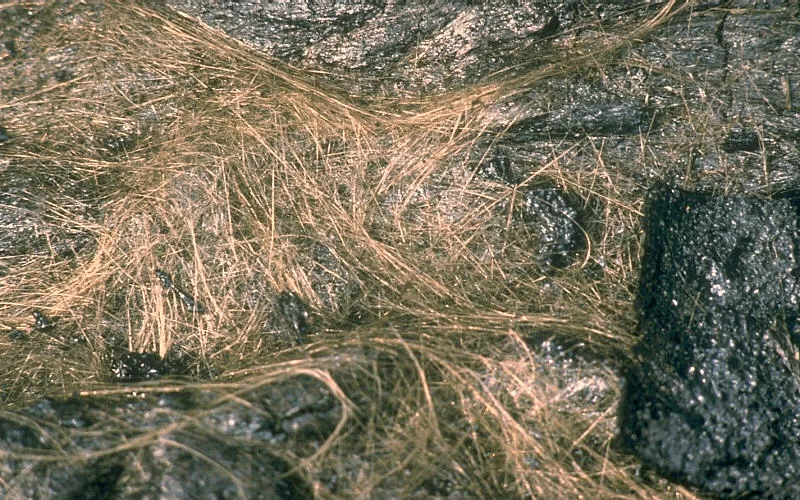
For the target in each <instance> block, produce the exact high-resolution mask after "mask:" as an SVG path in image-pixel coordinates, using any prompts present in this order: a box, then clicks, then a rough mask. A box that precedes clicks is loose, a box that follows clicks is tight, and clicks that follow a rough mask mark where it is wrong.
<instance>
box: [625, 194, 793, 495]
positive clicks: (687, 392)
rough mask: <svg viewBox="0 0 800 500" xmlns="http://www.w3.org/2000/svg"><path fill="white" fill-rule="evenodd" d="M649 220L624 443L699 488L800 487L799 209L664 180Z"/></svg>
mask: <svg viewBox="0 0 800 500" xmlns="http://www.w3.org/2000/svg"><path fill="white" fill-rule="evenodd" d="M645 231H646V243H645V255H644V262H643V268H642V276H641V285H640V290H639V304H638V305H639V309H640V313H641V327H642V329H643V330H644V337H643V338H642V340H641V343H640V344H639V345H638V346H637V348H636V354H637V356H638V358H639V360H640V361H639V362H638V364H637V365H636V366H634V367H632V368H631V369H630V370H629V371H628V373H627V374H626V387H625V394H624V397H623V401H622V404H621V407H620V438H621V442H622V443H623V444H624V445H625V446H626V447H627V448H628V449H630V450H632V451H633V452H634V453H635V454H636V455H638V456H639V457H640V458H641V460H642V461H643V462H644V463H645V464H647V465H649V466H651V467H654V468H655V469H656V470H658V471H660V472H661V473H663V474H664V475H666V476H668V477H670V478H672V479H674V480H677V481H680V482H684V483H686V484H689V485H692V486H695V487H697V488H699V489H701V490H702V491H704V492H708V493H711V494H714V495H720V496H726V497H727V496H734V497H737V498H738V497H742V496H747V497H748V498H749V497H750V496H757V497H759V498H800V481H798V477H800V440H799V439H798V436H800V419H798V418H797V415H798V414H800V384H799V383H798V381H799V380H800V362H798V359H800V358H798V352H799V351H798V347H797V340H798V338H800V337H798V332H799V331H800V330H799V329H798V328H799V327H800V325H798V322H797V318H798V294H800V289H798V276H800V266H798V261H797V256H798V251H800V241H798V232H797V223H796V214H795V211H794V208H793V207H792V206H791V205H790V203H789V201H787V200H767V199H760V198H752V197H745V196H729V197H722V196H719V197H717V196H707V195H701V194H695V193H689V192H684V191H678V190H661V191H658V192H656V193H655V194H654V195H653V196H652V198H651V199H650V200H649V203H648V206H647V211H646V215H645Z"/></svg>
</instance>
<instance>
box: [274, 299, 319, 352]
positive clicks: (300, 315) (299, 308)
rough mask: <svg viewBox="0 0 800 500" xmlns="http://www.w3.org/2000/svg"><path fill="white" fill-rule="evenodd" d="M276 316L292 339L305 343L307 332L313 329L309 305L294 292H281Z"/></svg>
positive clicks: (276, 302) (276, 305)
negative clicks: (310, 321) (309, 315)
mask: <svg viewBox="0 0 800 500" xmlns="http://www.w3.org/2000/svg"><path fill="white" fill-rule="evenodd" d="M275 316H276V319H277V320H278V323H279V324H280V326H281V327H282V328H284V329H286V330H287V333H289V335H290V337H291V339H292V340H293V341H294V342H296V343H300V344H301V343H303V339H304V337H305V335H306V334H307V333H309V332H310V331H311V324H310V323H309V317H308V305H307V304H306V303H305V301H304V300H303V299H301V298H300V297H299V296H298V295H297V294H296V293H294V292H285V291H284V292H281V293H279V294H278V297H277V298H276V299H275Z"/></svg>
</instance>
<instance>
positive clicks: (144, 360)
mask: <svg viewBox="0 0 800 500" xmlns="http://www.w3.org/2000/svg"><path fill="white" fill-rule="evenodd" d="M108 365H109V366H108V368H109V373H110V375H111V378H112V379H114V380H116V381H118V382H139V381H142V380H153V379H157V378H161V377H163V376H164V375H168V374H169V373H170V368H169V365H168V364H167V363H166V362H165V361H164V360H162V359H161V358H160V357H159V356H158V355H156V354H153V353H151V352H132V351H128V350H124V351H123V350H120V351H117V352H114V353H112V355H110V356H109V357H108Z"/></svg>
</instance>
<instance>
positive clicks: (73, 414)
mask: <svg viewBox="0 0 800 500" xmlns="http://www.w3.org/2000/svg"><path fill="white" fill-rule="evenodd" d="M241 396H242V399H235V400H234V399H230V400H227V401H226V400H225V398H224V394H223V393H221V392H220V393H215V392H212V391H199V390H184V391H181V392H178V393H168V392H166V393H163V392H162V393H156V392H154V393H149V394H142V393H138V394H137V393H131V394H129V395H124V396H111V397H108V396H106V397H73V398H70V399H66V400H51V399H43V400H40V401H39V402H37V403H36V404H34V405H33V406H31V407H30V408H28V409H27V410H25V411H24V412H22V414H21V415H15V414H3V415H0V450H2V454H0V477H2V478H3V482H2V485H0V496H2V497H3V498H57V499H60V498H63V499H68V498H69V499H74V498H87V499H88V498H270V499H271V498H311V497H312V494H311V490H310V488H309V486H308V485H307V484H306V483H305V482H304V481H303V480H302V479H301V478H300V477H299V475H297V474H294V473H291V474H289V473H288V471H289V469H290V468H291V467H290V465H289V463H287V462H286V461H285V460H283V459H282V458H280V457H278V456H277V454H275V453H273V452H272V451H271V449H272V448H271V446H274V445H276V444H277V443H284V442H289V443H291V444H292V445H293V447H294V449H295V450H303V449H305V450H307V451H309V452H313V450H314V449H315V448H317V447H318V446H319V443H320V442H322V441H323V440H324V439H325V438H326V437H327V436H329V435H330V433H331V432H332V431H333V429H334V427H335V425H336V423H337V421H338V419H339V416H340V415H341V409H340V407H339V406H338V405H337V404H336V401H335V399H334V398H333V396H332V395H331V393H330V391H328V390H327V388H326V387H325V386H323V385H322V384H321V383H319V382H318V381H316V380H315V379H311V378H309V377H296V378H293V379H290V380H287V381H284V382H282V383H281V384H275V385H270V386H266V387H261V388H259V389H255V390H252V391H246V392H243V393H242V394H241ZM190 416H191V417H190Z"/></svg>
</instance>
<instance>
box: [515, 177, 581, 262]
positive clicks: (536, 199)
mask: <svg viewBox="0 0 800 500" xmlns="http://www.w3.org/2000/svg"><path fill="white" fill-rule="evenodd" d="M521 210H522V220H523V222H524V223H525V225H526V226H527V227H528V228H529V229H530V230H531V231H532V232H533V233H534V234H536V235H537V237H538V240H539V250H538V254H539V255H538V258H539V260H540V261H541V262H542V263H543V264H545V265H547V266H552V267H556V268H563V267H567V266H569V265H570V264H572V262H574V260H575V257H576V256H577V255H578V254H579V252H580V251H581V250H583V249H584V248H585V247H586V233H585V231H584V229H583V228H582V226H581V225H582V223H583V222H584V218H585V214H584V210H583V200H582V199H581V197H580V196H578V195H576V194H574V193H571V192H567V191H564V190H562V189H558V188H553V187H539V188H533V189H531V190H529V191H527V192H525V193H524V194H523V195H522V209H521Z"/></svg>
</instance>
